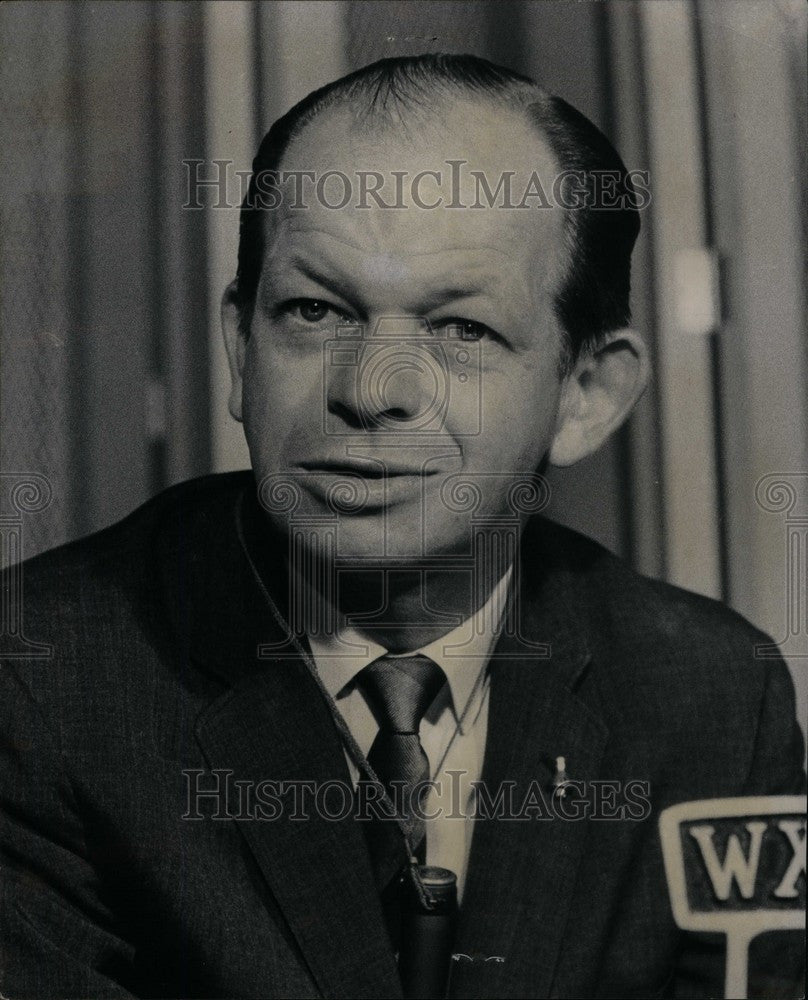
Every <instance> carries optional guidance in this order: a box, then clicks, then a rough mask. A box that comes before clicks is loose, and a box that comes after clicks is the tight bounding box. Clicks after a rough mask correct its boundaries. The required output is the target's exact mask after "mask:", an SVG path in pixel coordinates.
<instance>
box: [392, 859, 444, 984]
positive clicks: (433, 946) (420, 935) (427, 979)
mask: <svg viewBox="0 0 808 1000" xmlns="http://www.w3.org/2000/svg"><path fill="white" fill-rule="evenodd" d="M415 879H417V880H418V882H419V883H420V885H421V887H422V888H423V890H424V892H423V895H424V896H425V897H426V899H423V898H422V894H421V893H419V892H418V891H417V889H416V886H415V884H414V880H415ZM405 885H406V888H405V895H404V900H403V905H402V914H401V943H400V949H399V955H398V971H399V975H400V976H401V985H402V988H403V990H404V996H405V997H406V998H408V1000H443V998H444V997H445V996H446V988H447V985H448V982H449V967H450V965H451V958H452V947H453V944H454V937H455V930H456V927H457V913H458V908H457V876H456V875H455V873H454V872H452V871H449V869H448V868H436V867H434V866H432V865H418V866H417V871H415V872H413V880H412V881H411V880H409V879H407V880H406V883H405Z"/></svg>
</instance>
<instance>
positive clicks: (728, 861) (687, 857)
mask: <svg viewBox="0 0 808 1000" xmlns="http://www.w3.org/2000/svg"><path fill="white" fill-rule="evenodd" d="M805 808H806V799H805V797H804V796H800V795H777V796H755V797H744V798H732V799H704V800H700V801H695V802H682V803H680V804H679V805H675V806H671V807H670V808H669V809H665V810H664V811H663V812H662V814H661V815H660V817H659V832H660V837H661V840H662V853H663V857H664V861H665V875H666V877H667V880H668V892H669V893H670V900H671V908H672V910H673V916H674V919H675V921H676V923H677V924H678V926H679V927H681V928H682V929H683V930H687V931H701V932H713V933H714V932H721V933H724V934H726V936H727V964H726V990H725V996H726V997H745V996H746V989H747V976H748V964H749V943H750V941H751V940H752V939H753V938H755V937H757V935H758V934H764V933H765V932H767V931H777V930H800V929H801V928H804V926H805Z"/></svg>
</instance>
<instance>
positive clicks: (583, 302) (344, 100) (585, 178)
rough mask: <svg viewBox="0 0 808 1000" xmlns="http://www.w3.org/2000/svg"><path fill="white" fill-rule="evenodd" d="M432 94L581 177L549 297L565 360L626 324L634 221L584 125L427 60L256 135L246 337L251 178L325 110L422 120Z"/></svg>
mask: <svg viewBox="0 0 808 1000" xmlns="http://www.w3.org/2000/svg"><path fill="white" fill-rule="evenodd" d="M436 92H437V94H457V93H458V92H459V93H460V94H461V95H464V96H468V97H477V98H481V99H487V100H493V101H495V102H497V103H499V104H500V105H503V104H504V105H507V106H509V107H512V108H516V109H518V110H520V111H522V112H523V113H525V114H526V116H527V118H528V120H529V121H530V122H532V123H533V125H534V126H535V127H536V129H537V131H538V132H539V134H540V135H541V136H542V137H543V138H544V139H545V141H546V142H547V143H548V145H549V146H550V149H551V150H552V152H553V154H554V155H555V157H556V159H557V160H558V163H559V166H560V167H561V170H562V171H563V172H566V171H576V172H580V174H579V177H580V187H579V188H578V192H579V195H580V197H581V202H582V203H583V205H584V207H580V208H570V209H567V210H566V216H565V218H566V222H565V229H566V241H567V248H568V260H567V266H566V274H565V275H564V278H563V280H562V282H561V287H560V288H559V290H558V291H557V293H556V296H555V311H556V315H557V317H558V319H559V322H560V324H561V326H562V328H563V330H564V331H565V332H566V335H567V338H568V343H567V344H566V351H565V355H566V358H567V360H570V359H574V358H575V357H577V356H578V354H579V353H580V352H581V351H582V350H585V349H586V348H589V347H592V346H594V345H595V344H597V343H598V342H599V341H600V340H602V339H603V337H604V336H605V335H606V334H608V333H610V332H611V331H613V330H617V329H619V328H620V327H622V326H625V325H626V324H627V323H628V322H629V319H630V309H629V286H630V269H631V251H632V248H633V246H634V242H635V240H636V238H637V234H638V233H639V229H640V220H639V212H638V211H637V208H636V194H635V192H634V188H633V186H632V184H631V180H630V178H629V177H628V175H627V171H626V168H625V165H624V164H623V161H622V160H621V159H620V156H619V155H618V153H617V151H616V150H615V149H614V147H613V146H612V145H611V143H610V142H609V140H608V139H607V138H606V136H604V135H603V133H602V132H601V131H600V130H599V129H597V128H596V127H595V126H594V125H593V124H592V122H590V121H589V119H588V118H586V117H584V115H582V114H581V113H580V112H579V111H576V110H575V108H573V107H571V105H569V104H567V103H566V101H563V100H562V99H561V98H560V97H556V96H554V95H552V94H549V93H548V92H547V91H545V90H544V89H542V88H541V87H540V86H539V85H538V84H537V83H536V82H535V81H533V80H531V79H529V78H528V77H525V76H522V75H520V74H518V73H514V72H513V71H511V70H509V69H505V68H503V67H501V66H496V65H494V64H493V63H491V62H488V61H487V60H485V59H480V58H479V57H477V56H472V55H442V54H429V55H419V56H404V57H400V58H394V59H381V60H380V61H379V62H375V63H372V64H371V65H369V66H365V67H364V68H362V69H359V70H357V71H356V72H354V73H351V74H349V75H348V76H345V77H342V78H341V79H339V80H335V81H334V82H333V83H329V84H327V85H326V86H325V87H322V88H321V89H320V90H316V91H314V92H313V93H311V94H309V95H308V97H305V98H304V99H303V100H302V101H300V103H298V104H296V105H295V106H294V107H293V108H292V109H291V110H290V111H288V112H287V113H286V114H285V115H284V116H283V117H282V118H279V119H278V120H277V121H276V122H275V124H274V125H273V126H272V128H271V129H270V130H269V132H267V134H266V135H265V136H264V139H263V140H262V142H261V145H260V146H259V149H258V153H257V154H256V157H255V159H254V161H253V173H252V177H251V180H250V186H249V190H248V192H247V194H246V196H245V199H244V203H243V205H242V208H241V222H240V229H239V250H238V273H237V275H236V287H235V299H236V304H237V305H238V307H239V310H240V314H241V321H242V329H243V330H244V331H245V333H248V332H249V327H250V324H251V321H252V312H253V307H254V302H255V295H256V292H257V288H258V281H259V278H260V274H261V267H262V264H263V255H264V246H265V227H264V224H263V222H264V217H265V214H266V213H265V210H264V209H262V207H261V197H260V194H259V191H258V189H257V184H256V178H257V176H258V175H260V174H263V173H265V172H268V173H272V172H274V171H278V170H279V169H280V165H281V160H282V158H283V155H284V153H285V152H286V150H287V148H288V147H289V144H290V142H291V141H292V140H293V139H294V138H295V136H296V135H298V134H299V133H300V132H301V131H302V130H303V129H304V128H305V126H306V125H307V124H308V123H309V122H310V121H312V119H314V118H315V117H316V116H317V115H319V114H320V113H321V112H322V111H324V110H326V109H328V108H331V107H334V106H335V105H339V106H348V107H350V108H351V110H352V111H353V112H354V114H355V115H356V116H357V118H358V119H359V120H362V119H364V120H366V121H372V120H373V119H375V118H377V117H379V118H384V117H385V116H386V117H388V118H389V117H390V116H391V115H392V114H394V113H398V114H399V115H402V114H403V113H404V112H406V111H413V112H417V111H418V110H419V109H426V110H427V113H428V109H429V107H430V106H431V105H434V103H435V97H436ZM603 173H608V174H610V175H611V176H612V177H614V178H616V186H615V188H614V189H613V190H612V198H613V202H616V204H617V205H618V206H619V207H610V208H608V209H606V208H598V207H597V197H598V195H597V192H596V191H594V188H593V186H594V185H595V184H596V183H597V180H596V176H597V175H598V174H603ZM581 175H582V176H581ZM593 206H594V207H593Z"/></svg>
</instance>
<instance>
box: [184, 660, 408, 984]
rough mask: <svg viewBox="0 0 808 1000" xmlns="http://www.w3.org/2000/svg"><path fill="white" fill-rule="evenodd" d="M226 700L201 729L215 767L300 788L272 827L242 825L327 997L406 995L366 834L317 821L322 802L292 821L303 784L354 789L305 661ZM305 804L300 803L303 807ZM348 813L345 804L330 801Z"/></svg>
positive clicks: (275, 665) (274, 666)
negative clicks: (386, 927) (333, 784)
mask: <svg viewBox="0 0 808 1000" xmlns="http://www.w3.org/2000/svg"><path fill="white" fill-rule="evenodd" d="M265 671H266V673H265V676H263V677H253V678H250V679H249V680H247V681H245V682H242V683H241V684H239V685H238V686H237V687H236V688H235V689H234V690H232V691H230V692H228V693H227V694H225V695H224V696H222V697H221V698H219V699H217V700H216V701H215V702H214V703H213V705H211V706H210V708H209V709H208V710H207V711H206V712H205V713H204V715H203V716H202V718H201V719H200V721H199V723H198V725H197V738H198V739H199V742H200V744H201V745H202V747H203V749H204V751H205V755H206V757H207V759H208V761H209V763H210V766H211V768H226V769H229V770H232V771H233V772H234V776H235V777H236V778H238V779H246V780H248V781H250V782H254V783H255V784H258V783H259V782H260V781H262V780H265V779H271V780H272V781H274V782H279V783H280V782H286V783H287V784H288V783H296V784H297V789H298V791H297V792H296V793H292V792H289V793H287V794H286V795H282V796H280V799H281V802H282V804H283V811H282V813H281V815H280V816H278V817H277V818H275V819H272V820H270V821H262V820H261V819H247V820H244V821H240V822H239V823H238V827H239V830H240V831H241V833H242V834H243V836H244V838H245V840H246V842H247V844H248V846H249V848H250V850H251V851H252V853H253V856H254V858H255V861H256V863H257V864H258V867H259V868H260V870H261V872H262V874H263V876H264V878H265V879H266V881H267V883H268V885H269V887H270V889H271V891H272V894H273V896H274V898H275V900H276V902H277V903H278V905H279V907H280V908H281V910H282V912H283V915H284V917H285V919H286V921H287V923H288V925H289V928H290V929H291V931H292V934H293V935H294V937H295V939H296V941H297V943H298V945H299V947H300V951H301V952H302V954H303V956H304V959H305V961H306V964H307V965H308V968H309V970H310V972H311V975H312V977H313V978H314V980H315V982H316V983H317V986H318V988H319V990H320V992H321V993H322V994H323V995H324V996H327V997H346V998H348V997H378V996H390V997H395V996H400V986H399V983H398V977H397V972H396V967H395V963H394V960H393V954H392V951H391V948H390V945H389V942H388V940H387V937H386V935H385V932H384V930H383V928H384V918H383V916H382V912H381V906H380V903H379V898H378V895H377V893H376V891H375V888H374V884H373V876H372V873H371V869H370V863H369V860H368V855H367V849H366V847H365V844H364V841H363V839H362V835H361V831H360V830H359V828H358V825H357V824H356V823H355V821H354V820H353V819H352V818H351V817H350V816H349V817H348V818H346V819H344V820H329V819H328V818H326V817H321V816H318V814H317V809H316V807H315V802H314V797H313V795H311V796H310V797H309V800H308V805H306V806H304V807H303V811H304V812H305V817H306V818H304V819H297V820H295V819H292V818H291V816H292V814H293V808H294V801H293V795H294V794H297V795H298V796H300V795H302V794H304V793H303V791H302V783H309V784H310V785H311V787H312V788H316V787H322V786H323V784H324V783H326V782H333V781H334V780H335V779H336V780H339V781H340V782H341V783H342V787H343V788H346V789H350V787H351V786H350V777H349V775H348V771H347V768H346V767H345V762H344V757H343V752H342V747H341V745H340V743H339V738H338V736H337V733H336V731H335V729H334V726H333V723H332V721H331V718H330V715H329V713H328V710H327V708H326V706H325V704H324V702H323V699H322V697H321V695H320V693H319V691H318V690H317V688H316V686H315V685H314V683H313V682H312V681H311V678H310V677H309V675H308V672H307V671H306V670H305V668H302V667H301V664H300V662H299V660H292V659H284V658H278V660H276V661H275V662H272V663H267V664H266V665H265ZM301 801H305V800H301V799H300V798H298V802H301ZM329 801H330V805H329V808H331V809H334V810H335V811H336V810H338V809H339V807H340V797H339V795H338V794H335V795H334V798H333V800H329Z"/></svg>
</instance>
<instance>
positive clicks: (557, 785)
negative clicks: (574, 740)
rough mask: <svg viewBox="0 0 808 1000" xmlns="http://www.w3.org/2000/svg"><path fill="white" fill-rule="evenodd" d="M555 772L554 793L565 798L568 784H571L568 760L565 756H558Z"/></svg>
mask: <svg viewBox="0 0 808 1000" xmlns="http://www.w3.org/2000/svg"><path fill="white" fill-rule="evenodd" d="M555 768H556V770H555V774H554V775H553V794H554V795H558V797H559V798H560V799H563V798H564V796H565V795H566V794H567V788H566V786H567V785H568V784H569V780H570V776H569V775H568V774H567V761H566V759H565V758H564V757H556V759H555Z"/></svg>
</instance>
